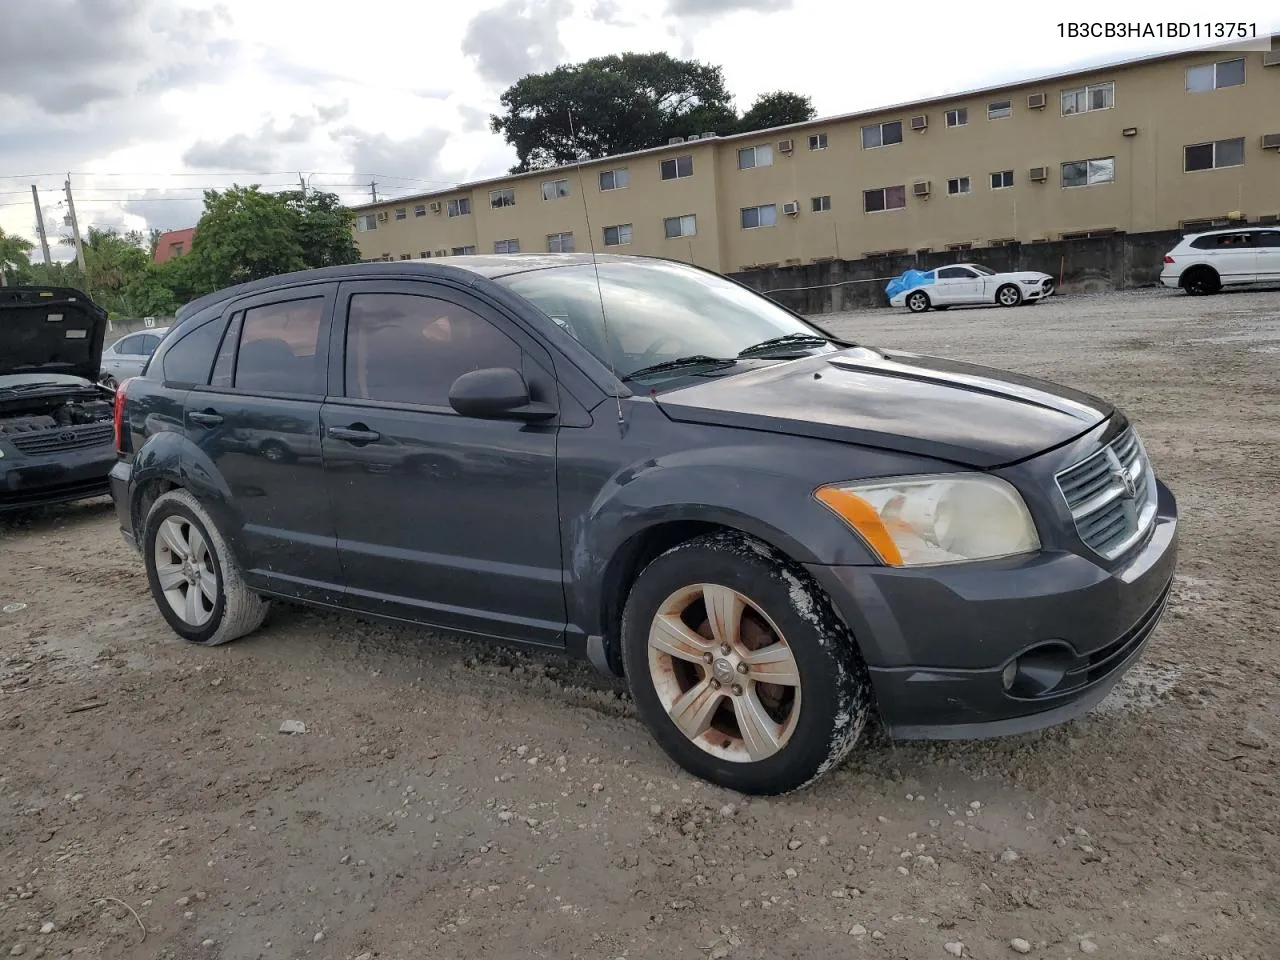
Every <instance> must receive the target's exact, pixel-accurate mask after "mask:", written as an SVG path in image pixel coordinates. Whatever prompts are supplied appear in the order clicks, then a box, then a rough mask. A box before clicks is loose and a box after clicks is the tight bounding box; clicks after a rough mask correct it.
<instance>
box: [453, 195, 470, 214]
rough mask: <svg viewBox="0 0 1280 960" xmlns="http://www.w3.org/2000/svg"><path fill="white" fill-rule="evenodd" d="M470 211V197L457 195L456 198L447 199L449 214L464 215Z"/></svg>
mask: <svg viewBox="0 0 1280 960" xmlns="http://www.w3.org/2000/svg"><path fill="white" fill-rule="evenodd" d="M470 213H471V198H470V197H459V198H458V199H457V200H450V201H449V216H451V217H465V216H467V215H468V214H470Z"/></svg>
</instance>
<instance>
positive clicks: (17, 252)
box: [0, 228, 35, 287]
mask: <svg viewBox="0 0 1280 960" xmlns="http://www.w3.org/2000/svg"><path fill="white" fill-rule="evenodd" d="M34 246H35V244H33V243H32V242H31V241H30V240H25V239H23V238H22V237H10V236H5V232H4V230H3V228H0V287H3V286H8V284H9V282H10V281H9V278H10V277H12V278H13V280H14V282H16V281H17V280H18V279H19V278H20V277H21V276H22V274H24V273H26V272H27V271H28V270H30V269H31V257H30V256H29V254H30V253H31V248H32V247H34Z"/></svg>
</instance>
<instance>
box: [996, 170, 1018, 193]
mask: <svg viewBox="0 0 1280 960" xmlns="http://www.w3.org/2000/svg"><path fill="white" fill-rule="evenodd" d="M1012 186H1013V171H1012V170H1001V171H999V172H998V173H993V174H992V175H991V189H992V190H1004V189H1006V188H1008V187H1012Z"/></svg>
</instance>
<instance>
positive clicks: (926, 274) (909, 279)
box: [884, 270, 933, 300]
mask: <svg viewBox="0 0 1280 960" xmlns="http://www.w3.org/2000/svg"><path fill="white" fill-rule="evenodd" d="M931 283H933V273H932V271H925V270H908V271H907V272H906V273H904V274H902V275H901V276H898V277H894V278H893V279H892V280H890V281H889V282H888V284H886V285H885V288H884V292H885V295H886V296H887V297H888V298H889V299H890V300H892V299H893V298H894V297H896V296H897V295H898V294H900V293H903V292H904V291H906V290H913V289H915V288H916V287H926V286H928V285H929V284H931Z"/></svg>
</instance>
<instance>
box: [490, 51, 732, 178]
mask: <svg viewBox="0 0 1280 960" xmlns="http://www.w3.org/2000/svg"><path fill="white" fill-rule="evenodd" d="M501 102H502V106H503V107H504V111H505V112H504V113H503V114H501V115H495V116H492V117H490V118H489V125H490V127H491V129H492V130H493V131H494V133H500V134H502V136H503V137H504V138H505V139H506V141H507V143H509V144H511V146H513V147H515V150H516V156H517V157H518V158H519V162H518V163H517V164H516V165H515V166H514V167H512V168H511V172H512V173H523V172H525V171H527V170H537V169H541V168H543V167H551V166H557V165H559V164H565V163H572V162H574V161H575V160H591V159H596V158H599V157H606V156H609V155H611V154H618V153H628V152H630V151H632V150H643V149H646V148H648V147H653V146H657V145H658V144H661V143H666V142H667V140H668V139H670V138H671V137H687V136H689V135H690V134H696V133H702V132H704V131H709V130H714V131H716V132H718V133H727V132H729V131H730V130H732V129H734V127H735V125H736V124H737V120H738V117H737V113H736V112H735V111H734V109H733V98H732V97H731V96H730V95H729V91H728V90H727V89H726V88H725V85H724V74H723V72H722V71H721V69H720V68H719V67H713V66H709V65H707V64H703V63H698V62H697V61H695V60H677V59H675V58H674V57H671V56H668V55H667V54H665V53H624V54H621V55H612V56H607V57H595V58H593V59H591V60H587V61H586V62H584V63H579V64H573V65H569V66H563V67H557V68H556V69H555V70H552V71H551V72H549V73H533V74H529V75H528V76H527V77H524V78H522V79H521V80H518V81H516V82H515V83H514V84H512V85H511V86H510V87H508V88H507V90H506V91H505V92H504V93H503V94H502V97H501ZM571 111H572V129H571V121H570V112H571Z"/></svg>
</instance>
